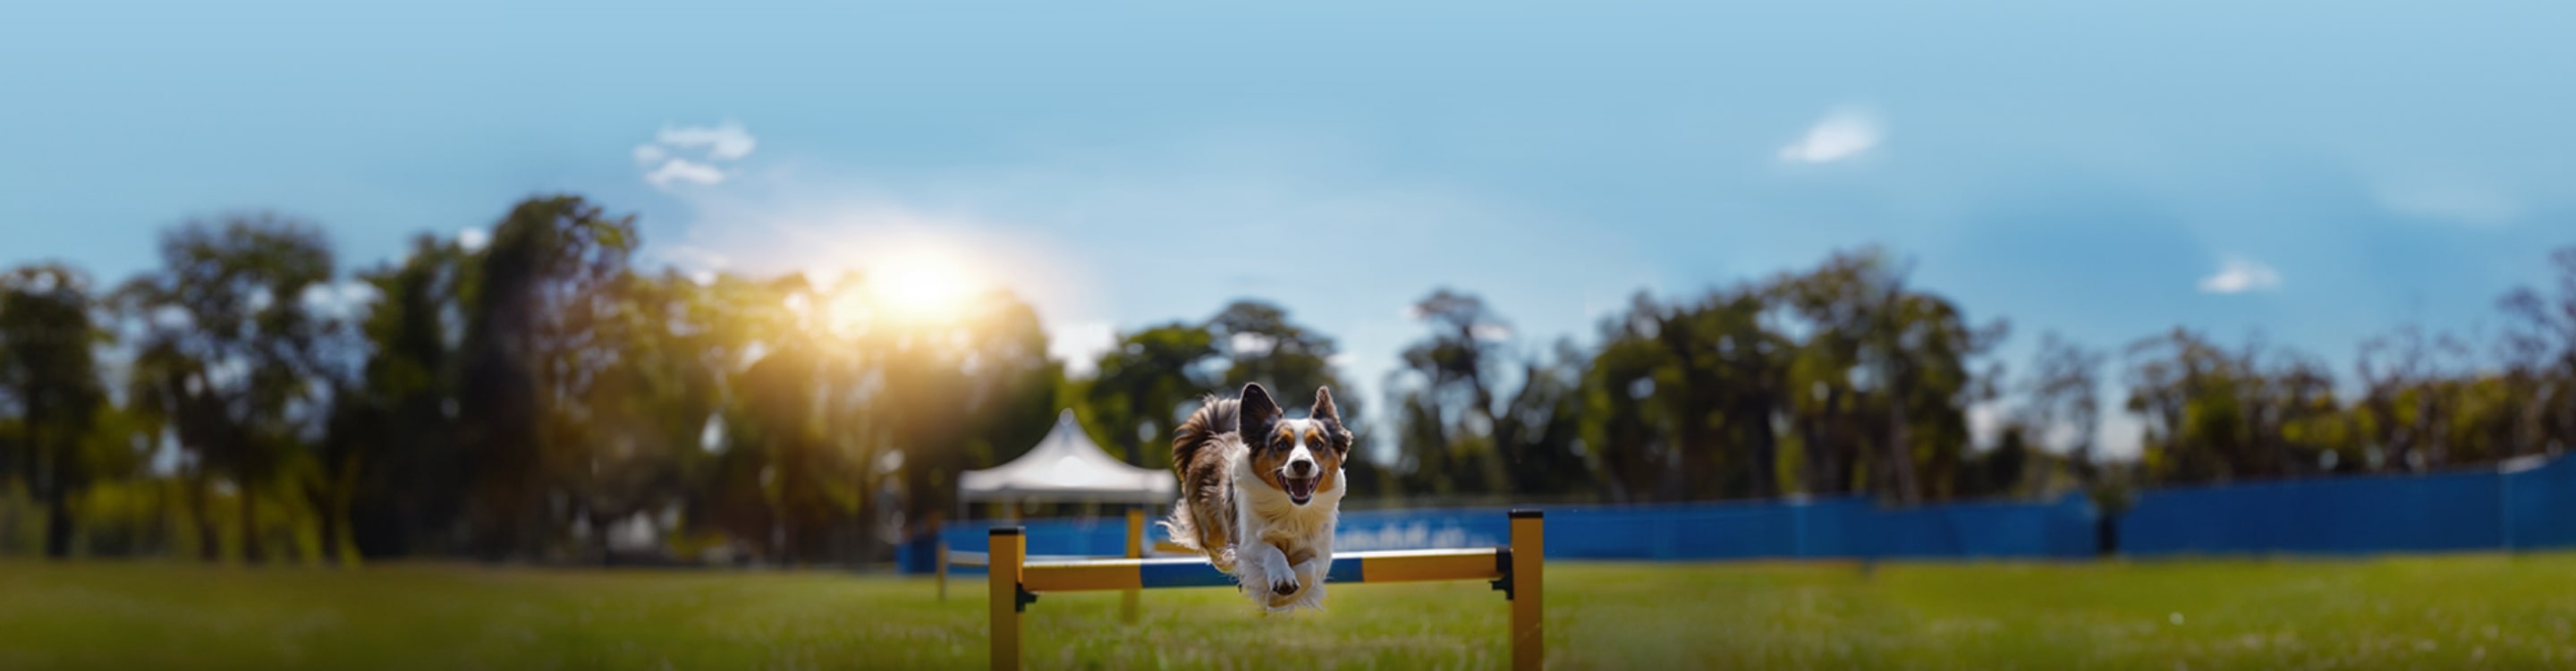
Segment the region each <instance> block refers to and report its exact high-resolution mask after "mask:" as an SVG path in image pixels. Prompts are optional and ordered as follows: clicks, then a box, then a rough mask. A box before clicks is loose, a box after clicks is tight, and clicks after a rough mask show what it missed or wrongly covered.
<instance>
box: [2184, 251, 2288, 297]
mask: <svg viewBox="0 0 2576 671" xmlns="http://www.w3.org/2000/svg"><path fill="white" fill-rule="evenodd" d="M2278 286H2281V272H2280V271H2277V270H2273V269H2272V267H2271V266H2267V265H2263V262H2261V261H2256V260H2253V259H2247V258H2232V259H2228V260H2227V261H2226V262H2225V263H2221V264H2219V267H2218V274H2215V275H2210V276H2208V277H2203V278H2200V290H2201V292H2202V293H2212V294H2237V293H2244V292H2248V291H2261V290H2265V289H2271V288H2274V287H2278Z"/></svg>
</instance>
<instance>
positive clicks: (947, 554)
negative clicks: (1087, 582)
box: [935, 506, 1185, 624]
mask: <svg viewBox="0 0 2576 671" xmlns="http://www.w3.org/2000/svg"><path fill="white" fill-rule="evenodd" d="M988 547H989V546H988ZM937 549H938V558H937V561H938V564H937V566H938V569H937V570H936V571H935V573H936V575H937V576H938V580H939V600H941V601H947V600H948V567H950V566H990V565H991V564H992V561H993V558H992V556H991V555H990V554H989V553H984V552H967V551H964V550H951V549H948V541H947V540H946V539H942V540H940V541H939V543H938V545H937ZM1022 549H1023V550H1026V548H1025V547H1023V548H1022ZM1158 549H1160V548H1158ZM1171 549H1175V550H1180V549H1185V548H1180V547H1178V546H1173V548H1171ZM1144 557H1145V509H1144V507H1142V506H1136V507H1130V508H1128V509H1127V558H1128V559H1143V558H1144ZM1021 558H1022V559H1026V558H1027V555H1026V554H1022V555H1021ZM1140 596H1142V595H1141V594H1140V591H1139V590H1138V589H1135V588H1130V589H1128V590H1127V595H1126V597H1124V598H1123V599H1122V600H1121V601H1120V602H1119V605H1118V621H1120V622H1124V623H1127V624H1135V623H1136V610H1137V606H1136V603H1137V601H1138V600H1139V597H1140Z"/></svg>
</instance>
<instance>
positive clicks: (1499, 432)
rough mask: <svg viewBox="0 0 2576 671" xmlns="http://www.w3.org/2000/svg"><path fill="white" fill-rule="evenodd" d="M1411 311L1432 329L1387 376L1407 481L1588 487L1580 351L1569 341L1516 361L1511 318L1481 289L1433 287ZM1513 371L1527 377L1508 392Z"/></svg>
mask: <svg viewBox="0 0 2576 671" xmlns="http://www.w3.org/2000/svg"><path fill="white" fill-rule="evenodd" d="M1413 314H1414V315H1415V317H1416V318H1417V319H1419V320H1421V321H1422V322H1423V323H1424V325H1426V326H1428V327H1429V328H1430V331H1431V332H1430V334H1429V335H1428V336H1427V337H1425V338H1424V339H1423V340H1421V341H1417V342H1416V343H1414V344H1413V345H1411V346H1409V347H1407V348H1405V350H1404V355H1403V361H1404V365H1405V367H1404V368H1403V369H1401V370H1399V371H1398V372H1397V373H1396V374H1395V375H1394V376H1392V377H1391V379H1390V380H1389V383H1388V386H1389V388H1390V389H1395V390H1397V391H1396V394H1395V397H1394V399H1395V405H1396V408H1397V414H1398V418H1399V420H1400V422H1401V423H1402V426H1403V428H1402V429H1401V433H1399V434H1398V436H1399V438H1398V440H1399V446H1398V447H1399V450H1400V454H1402V455H1403V457H1404V461H1403V462H1401V463H1400V464H1399V471H1400V472H1401V473H1403V476H1402V477H1403V479H1404V482H1405V486H1406V489H1407V490H1410V491H1417V492H1428V493H1434V494H1466V493H1489V492H1490V493H1513V494H1521V495H1563V494H1567V493H1571V492H1574V491H1576V490H1578V489H1582V488H1588V487H1589V485H1590V484H1591V472H1590V467H1589V464H1588V462H1587V461H1586V460H1585V458H1584V456H1583V455H1582V454H1581V453H1580V452H1578V451H1577V449H1578V448H1577V444H1578V442H1579V441H1580V440H1581V437H1582V434H1581V425H1580V423H1579V422H1578V421H1576V420H1575V417H1576V416H1577V414H1578V410H1579V408H1580V407H1581V405H1580V404H1581V403H1582V402H1583V396H1582V393H1581V388H1582V380H1583V378H1584V373H1583V366H1584V365H1585V357H1584V356H1583V355H1582V354H1581V353H1580V352H1578V351H1576V350H1574V349H1573V348H1572V346H1571V345H1563V346H1560V347H1559V348H1558V349H1557V350H1556V352H1555V353H1556V355H1557V356H1556V358H1555V360H1553V361H1547V360H1544V359H1541V358H1540V357H1538V356H1531V357H1528V358H1526V359H1524V360H1522V361H1520V362H1518V364H1519V365H1517V366H1514V365H1513V364H1514V362H1513V361H1512V359H1513V355H1512V353H1511V352H1510V350H1509V347H1510V345H1509V343H1510V339H1511V329H1510V326H1509V325H1508V324H1506V323H1505V322H1504V320H1503V319H1502V317H1501V316H1500V315H1497V314H1494V312H1493V311H1492V310H1490V309H1489V308H1487V307H1486V306H1485V303H1484V300H1483V299H1481V298H1479V297H1477V296H1475V295H1473V294H1467V293H1462V292H1456V291H1451V290H1448V289H1439V290H1435V291H1433V292H1432V293H1431V294H1430V295H1428V296H1425V297H1424V298H1422V299H1421V300H1419V301H1416V302H1415V303H1414V305H1413ZM1505 375H1511V378H1510V379H1513V380H1515V381H1517V382H1518V383H1519V384H1518V386H1517V387H1515V388H1514V391H1513V393H1511V394H1510V395H1509V396H1505V395H1504V394H1503V393H1502V391H1501V388H1502V387H1501V384H1500V383H1501V382H1502V381H1503V379H1504V376H1505Z"/></svg>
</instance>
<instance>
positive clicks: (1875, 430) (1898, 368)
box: [1772, 248, 2005, 503]
mask: <svg viewBox="0 0 2576 671" xmlns="http://www.w3.org/2000/svg"><path fill="white" fill-rule="evenodd" d="M1906 274H1907V273H1906V269H1905V268H1903V267H1901V266H1899V265H1898V264H1896V263H1895V262H1893V261H1891V260H1890V259H1889V258H1888V256H1887V254H1886V252H1884V251H1882V250H1879V249H1876V248H1867V249H1862V250H1859V251H1856V252H1843V253H1837V254H1835V255H1834V256H1833V257H1831V258H1828V259H1827V260H1826V261H1825V263H1824V264H1823V265H1822V266H1820V267H1818V268H1816V269H1815V270H1812V271H1809V272H1805V273H1798V274H1793V275H1788V276H1783V277H1781V278H1779V279H1778V280H1775V284H1774V288H1773V289H1772V290H1773V291H1774V292H1776V295H1777V296H1779V300H1780V301H1781V302H1782V303H1783V304H1784V306H1785V307H1787V308H1788V309H1789V310H1790V311H1791V313H1792V314H1795V315H1796V316H1797V317H1798V318H1799V319H1800V320H1801V321H1802V322H1803V323H1802V324H1801V326H1802V327H1803V329H1804V330H1805V331H1807V333H1808V335H1807V337H1806V342H1805V343H1804V345H1803V347H1801V348H1800V351H1799V353H1798V354H1797V356H1796V358H1795V360H1794V361H1792V362H1791V363H1790V365H1789V370H1790V378H1789V384H1788V385H1787V388H1789V389H1802V390H1807V391H1808V393H1807V394H1804V395H1792V398H1793V399H1795V400H1794V401H1793V406H1792V407H1793V409H1794V411H1795V415H1796V420H1795V422H1794V423H1795V424H1796V426H1797V427H1798V431H1799V432H1800V438H1801V440H1800V441H1799V442H1800V444H1801V446H1802V448H1803V456H1804V460H1805V462H1806V465H1807V468H1808V479H1809V482H1808V491H1810V492H1815V493H1823V494H1832V493H1840V492H1845V491H1851V489H1852V487H1850V486H1849V485H1850V484H1851V483H1855V482H1858V483H1865V484H1867V485H1868V489H1870V490H1875V491H1877V492H1879V493H1881V494H1882V495H1886V496H1890V497H1892V498H1895V499H1897V500H1899V501H1904V502H1909V503H1910V502H1915V501H1920V500H1923V499H1924V498H1925V496H1926V495H1927V494H1929V495H1932V496H1936V497H1937V496H1946V495H1947V494H1948V492H1944V491H1941V488H1942V487H1943V486H1945V485H1944V483H1947V482H1950V481H1951V478H1950V476H1949V472H1950V471H1952V470H1954V469H1955V468H1957V465H1958V463H1959V458H1960V456H1961V455H1962V454H1963V453H1964V451H1965V448H1966V446H1967V441H1968V435H1967V420H1966V416H1965V408H1966V406H1967V404H1968V402H1969V401H1970V400H1972V399H1971V398H1970V397H1971V396H1972V395H1973V394H1974V393H1975V392H1976V391H1977V387H1976V386H1975V385H1974V384H1972V383H1973V382H1974V379H1973V375H1972V373H1971V371H1970V368H1969V362H1970V360H1971V359H1972V358H1974V357H1976V356H1979V355H1981V354H1983V353H1985V352H1986V351H1987V350H1989V349H1991V348H1992V347H1993V345H1994V344H1995V343H1997V342H2000V341H2001V340H2002V339H2003V336H2004V333H2005V327H2004V324H2003V323H2002V322H1994V323H1991V324H1987V325H1984V326H1977V325H1972V324H1970V323H1968V321H1967V318H1966V315H1965V313H1964V312H1962V311H1961V310H1960V309H1959V308H1958V306H1957V305H1956V304H1954V303H1952V302H1950V301H1949V300H1948V299H1946V298H1943V297H1941V296H1939V295H1936V294H1931V293H1926V292H1920V291H1915V290H1912V289H1911V288H1909V286H1908V284H1907V281H1906ZM1863 464H1868V465H1869V466H1868V467H1866V468H1863V467H1862V465H1863ZM1927 471H1929V472H1930V474H1929V476H1928V478H1929V479H1930V480H1931V483H1930V484H1931V487H1929V488H1928V490H1927V487H1926V482H1925V481H1926V479H1927V475H1926V472H1927Z"/></svg>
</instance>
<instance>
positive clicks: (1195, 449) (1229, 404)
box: [1172, 395, 1243, 480]
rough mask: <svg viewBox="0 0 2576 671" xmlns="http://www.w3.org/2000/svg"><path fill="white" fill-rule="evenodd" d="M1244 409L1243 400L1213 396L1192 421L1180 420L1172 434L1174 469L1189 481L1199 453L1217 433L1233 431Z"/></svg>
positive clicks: (1202, 404)
mask: <svg viewBox="0 0 2576 671" xmlns="http://www.w3.org/2000/svg"><path fill="white" fill-rule="evenodd" d="M1242 407H1243V401H1241V400H1237V399H1231V398H1217V397H1215V396H1212V395H1211V396H1209V397H1207V401H1206V402H1205V403H1201V404H1199V409H1198V411H1197V412H1192V413H1190V418H1189V419H1186V420H1182V421H1181V428H1179V429H1175V430H1173V431H1172V470H1173V471H1174V472H1176V473H1178V474H1179V475H1180V476H1181V478H1182V479H1184V480H1186V479H1188V478H1189V476H1190V474H1189V468H1190V464H1191V463H1193V461H1194V460H1195V459H1196V458H1197V457H1198V455H1199V451H1200V450H1204V449H1207V446H1208V443H1209V442H1210V441H1212V440H1214V439H1215V438H1216V437H1217V434H1222V433H1229V432H1232V431H1234V429H1235V424H1236V423H1237V422H1238V420H1237V419H1236V418H1237V417H1238V416H1239V415H1238V413H1240V412H1241V409H1242Z"/></svg>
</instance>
